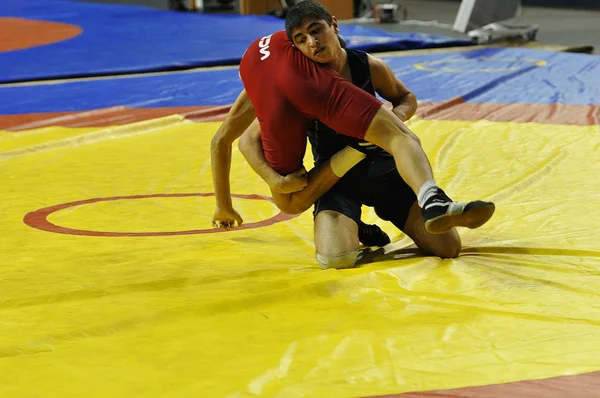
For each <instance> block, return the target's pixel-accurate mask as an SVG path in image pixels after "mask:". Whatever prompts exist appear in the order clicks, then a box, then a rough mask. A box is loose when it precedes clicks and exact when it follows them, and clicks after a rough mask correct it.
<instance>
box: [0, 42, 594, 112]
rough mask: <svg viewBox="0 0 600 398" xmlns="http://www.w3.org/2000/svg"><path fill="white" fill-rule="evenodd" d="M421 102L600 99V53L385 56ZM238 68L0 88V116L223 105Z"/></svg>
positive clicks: (236, 85)
mask: <svg viewBox="0 0 600 398" xmlns="http://www.w3.org/2000/svg"><path fill="white" fill-rule="evenodd" d="M383 60H385V61H386V62H387V63H388V65H390V67H391V68H392V69H393V71H394V73H395V74H396V75H397V76H398V77H399V78H400V79H401V80H403V81H404V82H405V83H406V84H407V85H408V86H409V87H410V88H411V89H412V90H413V91H414V92H415V94H416V95H417V98H418V99H419V100H420V101H424V102H432V103H441V102H444V101H449V100H452V99H457V98H459V99H460V100H461V101H464V102H470V103H496V104H515V103H521V104H548V105H550V104H569V105H592V104H598V103H600V56H593V55H583V54H573V53H556V52H549V51H540V50H529V49H520V48H494V49H483V50H470V51H460V52H449V53H437V54H420V55H406V56H387V57H383ZM241 89H242V82H241V81H240V79H239V76H238V69H237V68H234V67H232V68H227V69H220V70H205V71H194V72H180V73H171V74H158V75H149V76H132V77H123V78H112V79H100V80H84V81H73V82H65V83H56V84H40V85H27V86H16V87H4V88H0V97H2V98H11V99H13V100H12V101H5V102H2V103H1V104H0V115H7V114H24V113H42V112H80V111H90V110H95V109H102V108H108V107H115V106H125V107H130V108H165V107H173V108H176V107H190V106H191V107H193V106H222V105H229V104H232V103H233V102H234V101H235V98H236V97H237V95H238V94H239V92H240V91H241Z"/></svg>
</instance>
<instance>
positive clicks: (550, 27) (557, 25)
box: [79, 0, 600, 53]
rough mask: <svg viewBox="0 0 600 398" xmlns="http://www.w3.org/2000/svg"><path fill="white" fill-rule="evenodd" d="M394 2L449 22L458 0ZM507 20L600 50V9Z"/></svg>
mask: <svg viewBox="0 0 600 398" xmlns="http://www.w3.org/2000/svg"><path fill="white" fill-rule="evenodd" d="M79 1H88V2H96V3H116V4H131V5H142V6H148V7H153V8H158V9H168V0H79ZM205 1H208V0H205ZM397 4H400V5H401V6H402V7H404V8H406V9H407V11H408V20H409V21H410V20H416V21H421V22H424V21H436V22H437V23H439V24H446V25H452V23H453V22H454V18H455V17H456V13H457V11H458V7H459V4H460V3H459V2H458V1H449V0H445V1H444V0H398V1H397ZM510 22H512V23H515V24H519V25H533V24H536V25H539V27H540V29H539V31H538V35H537V41H539V42H540V43H543V44H556V45H566V46H585V45H590V46H594V48H595V53H600V10H582V9H564V8H546V7H523V9H522V13H521V16H520V17H518V18H517V19H515V20H513V21H510ZM361 24H363V25H364V26H370V27H375V28H378V29H382V30H386V31H392V32H421V33H431V34H441V35H445V36H451V37H465V36H464V35H463V34H461V33H458V32H454V31H452V30H451V29H447V28H440V27H436V26H431V25H424V24H418V25H417V24H414V23H410V22H409V23H406V22H403V21H400V22H399V23H393V24H377V23H361Z"/></svg>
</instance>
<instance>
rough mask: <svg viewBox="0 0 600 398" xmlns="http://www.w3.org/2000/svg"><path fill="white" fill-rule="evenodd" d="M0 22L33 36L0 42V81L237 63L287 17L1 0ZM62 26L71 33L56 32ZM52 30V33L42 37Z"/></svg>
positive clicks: (377, 37)
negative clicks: (20, 43) (20, 42)
mask: <svg viewBox="0 0 600 398" xmlns="http://www.w3.org/2000/svg"><path fill="white" fill-rule="evenodd" d="M165 1H166V0H165ZM0 23H2V24H7V23H10V24H11V28H9V29H13V28H12V26H15V27H17V28H21V30H19V31H23V32H26V33H27V36H33V37H34V39H36V37H37V41H36V40H34V41H33V44H31V45H29V46H25V47H15V48H16V49H11V47H10V46H9V47H7V49H8V51H7V49H4V50H2V47H1V46H0V83H2V82H4V83H6V82H20V81H31V80H43V79H57V78H69V77H84V76H102V75H113V74H127V73H137V72H151V71H165V70H178V69H187V68H193V67H206V66H217V65H236V64H238V63H239V60H240V58H241V56H242V54H243V53H244V51H245V49H246V48H247V46H248V45H249V44H250V43H251V42H252V41H253V40H254V39H256V38H257V37H260V36H263V35H267V34H270V33H273V32H275V31H277V30H281V29H283V28H284V21H283V20H282V19H279V18H276V17H272V16H246V15H244V16H242V15H215V14H200V13H178V12H170V11H161V10H155V9H150V8H146V7H134V6H115V5H106V4H94V3H81V2H76V1H66V0H28V1H23V0H2V2H0ZM14 29H16V28H14ZM67 30H70V31H73V32H74V33H73V34H72V35H66V36H65V35H62V36H61V34H60V32H61V31H62V32H64V31H67ZM15 31H16V30H15ZM49 35H50V36H52V35H54V36H56V37H57V38H56V40H54V41H52V40H44V38H45V37H48V36H49ZM341 35H342V36H343V37H344V38H345V39H346V40H347V42H348V44H349V47H351V48H357V49H362V50H365V51H371V52H373V51H390V50H408V49H421V48H435V47H449V46H468V45H471V44H472V42H471V41H469V40H461V39H453V38H449V37H444V36H434V35H427V34H420V33H389V32H384V31H381V30H378V29H371V28H365V27H361V26H354V25H343V26H342V27H341ZM15 40H17V38H15ZM35 43H38V44H37V45H36V44H35ZM39 43H42V44H43V45H41V44H39Z"/></svg>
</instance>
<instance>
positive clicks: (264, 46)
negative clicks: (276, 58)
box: [258, 34, 273, 61]
mask: <svg viewBox="0 0 600 398" xmlns="http://www.w3.org/2000/svg"><path fill="white" fill-rule="evenodd" d="M271 36H273V35H272V34H270V35H269V36H265V37H262V38H261V39H260V41H259V42H258V47H260V50H258V52H260V53H261V54H262V55H263V56H262V57H260V60H261V61H264V60H265V59H267V58H269V55H271V52H270V51H269V43H270V42H271Z"/></svg>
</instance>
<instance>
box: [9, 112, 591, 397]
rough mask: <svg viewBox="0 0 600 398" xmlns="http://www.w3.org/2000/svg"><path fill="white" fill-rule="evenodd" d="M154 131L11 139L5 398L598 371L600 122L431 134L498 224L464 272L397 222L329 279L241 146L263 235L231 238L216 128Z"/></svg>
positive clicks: (329, 392)
mask: <svg viewBox="0 0 600 398" xmlns="http://www.w3.org/2000/svg"><path fill="white" fill-rule="evenodd" d="M153 123H154V124H153V125H152V126H151V128H147V129H144V128H136V127H135V126H134V127H131V126H129V127H127V126H125V127H120V128H119V130H118V131H119V133H118V134H113V133H111V129H110V128H108V129H107V128H104V129H94V128H90V129H61V128H55V129H54V130H53V129H50V130H43V129H42V130H40V131H32V132H21V133H19V134H24V135H22V136H21V138H20V140H21V141H19V142H17V141H12V142H10V143H9V142H8V141H7V140H9V138H8V137H9V135H8V134H4V135H3V134H2V133H1V132H0V148H1V151H2V152H1V153H0V182H1V186H2V201H1V202H0V203H1V207H0V209H1V211H0V224H1V225H2V227H3V231H2V235H1V240H0V252H1V253H2V262H1V268H0V295H1V296H0V320H1V321H0V397H10V398H21V397H27V398H30V397H42V396H43V397H60V398H67V397H77V398H80V397H88V398H92V397H98V398H107V397H177V398H181V397H229V398H234V397H252V396H264V397H361V396H374V395H381V394H390V393H401V392H406V391H426V390H433V389H447V388H456V387H463V386H472V385H484V384H492V383H503V382H509V381H515V380H527V379H536V378H543V377H550V376H558V375H568V374H578V373H584V372H588V371H594V370H599V369H600V359H598V358H600V344H599V342H600V308H599V306H598V302H599V299H600V293H599V292H600V250H598V247H599V246H598V242H597V239H598V233H597V231H598V225H600V213H599V212H598V207H599V204H600V200H599V196H600V182H599V178H598V167H597V165H598V164H599V163H600V126H566V125H549V124H543V125H542V124H533V123H507V122H488V121H478V122H468V121H431V120H428V121H426V120H419V119H416V120H415V121H413V122H412V124H411V126H412V128H413V129H414V131H415V132H417V133H418V134H419V136H420V137H421V139H422V142H423V145H424V147H425V149H426V151H427V153H428V154H429V156H430V158H431V160H432V162H433V165H434V170H435V172H436V177H437V181H438V183H439V185H440V186H442V187H443V188H445V189H446V191H447V192H448V193H449V194H450V195H451V197H453V198H455V199H457V200H466V199H474V198H481V199H485V200H493V201H495V202H496V204H497V212H496V214H495V216H494V218H493V219H492V220H491V221H490V223H489V224H487V225H485V226H484V227H482V228H481V229H478V230H474V231H470V230H462V231H461V236H462V238H463V244H464V246H465V248H464V250H463V252H462V254H461V256H460V257H459V258H458V259H455V260H440V259H438V258H435V257H419V256H417V255H415V254H414V251H413V250H411V248H410V246H409V245H410V244H411V242H410V241H409V240H407V239H405V238H404V236H403V235H402V234H401V233H400V232H397V231H395V230H394V228H393V226H392V225H391V224H389V223H384V222H378V224H379V225H381V226H382V227H383V228H384V229H385V230H386V232H388V233H390V234H391V236H392V238H393V240H395V241H396V242H395V243H393V244H391V245H389V246H388V247H387V248H386V250H385V253H380V254H377V253H375V254H374V256H373V257H374V258H373V259H372V261H370V262H369V261H367V262H366V263H365V264H363V265H362V266H361V267H360V268H356V269H351V270H343V271H336V270H328V271H322V270H321V269H320V268H319V267H318V265H317V264H316V261H315V259H314V250H313V240H312V216H311V212H310V211H308V212H306V213H304V214H302V215H300V216H298V217H296V218H291V219H289V217H281V216H279V215H278V213H279V212H278V210H277V209H276V208H275V206H274V205H272V204H271V203H270V202H269V201H268V197H265V196H268V194H269V191H268V188H267V186H266V184H265V183H263V182H262V181H261V180H260V178H259V177H258V176H257V175H255V174H254V173H253V172H252V170H251V169H250V167H249V166H248V165H246V163H245V162H244V161H243V158H242V156H241V155H240V154H239V152H237V150H235V151H234V165H233V167H232V176H233V183H232V190H233V192H234V193H235V194H236V195H237V197H236V198H235V199H234V204H235V207H236V208H237V209H238V210H239V211H240V213H241V214H242V217H243V218H244V220H245V223H246V224H247V225H248V226H249V228H247V229H242V230H234V231H230V232H217V231H216V230H214V229H212V228H211V226H210V219H211V216H212V213H213V211H214V198H213V197H212V196H210V195H211V193H212V191H213V188H212V179H211V170H210V157H209V146H210V139H211V138H212V135H213V134H214V132H215V131H216V129H217V127H218V123H194V122H190V121H186V120H184V119H182V118H179V117H168V118H164V119H162V120H159V121H158V122H157V121H154V122H153ZM146 127H147V126H146ZM128 128H129V130H128ZM100 130H101V131H100ZM98 131H100V133H98ZM306 165H307V167H309V166H310V165H312V159H311V158H310V155H307V158H306ZM263 195H264V196H263ZM364 219H365V221H369V222H374V221H376V218H375V216H374V214H373V212H371V211H370V210H368V209H367V211H366V213H365V215H364Z"/></svg>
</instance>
